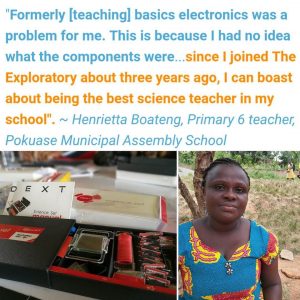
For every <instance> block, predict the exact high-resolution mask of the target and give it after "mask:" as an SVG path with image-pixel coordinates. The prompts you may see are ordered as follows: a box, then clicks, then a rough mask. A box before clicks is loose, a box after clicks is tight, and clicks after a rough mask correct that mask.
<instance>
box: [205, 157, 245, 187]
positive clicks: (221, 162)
mask: <svg viewBox="0 0 300 300" xmlns="http://www.w3.org/2000/svg"><path fill="white" fill-rule="evenodd" d="M220 165H226V166H234V167H238V168H240V169H241V170H243V171H244V173H245V174H246V176H247V178H248V181H249V187H250V177H249V175H248V173H247V172H246V170H245V169H244V168H243V167H242V166H241V165H240V164H239V163H238V162H237V161H235V160H233V159H231V158H219V159H216V160H214V161H213V162H212V163H211V164H210V165H209V166H208V167H207V168H206V169H205V170H204V173H203V180H202V188H204V187H205V184H206V177H207V175H208V173H209V172H210V171H211V170H212V169H213V168H215V167H216V166H220Z"/></svg>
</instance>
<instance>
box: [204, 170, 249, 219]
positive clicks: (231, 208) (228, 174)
mask: <svg viewBox="0 0 300 300" xmlns="http://www.w3.org/2000/svg"><path fill="white" fill-rule="evenodd" d="M249 188H250V187H249V181H248V177H247V175H246V174H245V172H244V171H243V170H242V169H241V168H239V167H237V166H229V165H218V166H216V167H214V168H213V169H211V170H210V171H209V173H208V174H207V177H206V184H205V187H204V190H203V192H204V200H205V201H206V208H207V213H208V215H209V216H210V217H211V218H213V219H214V220H216V221H218V222H220V223H224V224H225V223H226V224H228V223H231V222H234V221H236V220H238V219H239V218H240V217H241V216H242V215H243V214H244V211H245V209H246V206H247V202H248V192H249Z"/></svg>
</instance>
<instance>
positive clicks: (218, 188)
mask: <svg viewBox="0 0 300 300" xmlns="http://www.w3.org/2000/svg"><path fill="white" fill-rule="evenodd" d="M215 190H217V191H223V190H224V185H222V184H218V185H215Z"/></svg>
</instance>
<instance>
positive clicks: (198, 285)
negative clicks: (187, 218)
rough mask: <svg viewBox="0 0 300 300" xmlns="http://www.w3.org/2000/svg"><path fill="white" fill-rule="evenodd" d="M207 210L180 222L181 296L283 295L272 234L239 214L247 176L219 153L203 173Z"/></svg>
mask: <svg viewBox="0 0 300 300" xmlns="http://www.w3.org/2000/svg"><path fill="white" fill-rule="evenodd" d="M202 188H203V195H204V199H205V202H206V209H207V215H206V216H205V217H204V218H201V219H196V220H193V221H192V222H187V223H184V224H181V225H180V227H179V267H180V272H181V279H182V285H183V293H182V295H181V299H207V300H225V299H226V300H234V299H239V300H240V299H247V300H250V299H251V300H252V299H253V300H254V299H255V300H256V299H259V295H260V291H261V288H262V291H263V295H264V300H278V299H281V297H282V296H281V281H280V277H279V274H278V244H277V240H276V237H275V236H274V235H273V234H272V233H270V232H269V231H267V230H266V229H265V228H264V227H262V226H259V225H257V224H256V223H255V222H254V221H250V220H247V219H245V218H243V214H244V212H245V209H246V205H247V202H248V192H249V189H250V178H249V176H248V174H247V172H246V171H245V170H244V169H243V168H242V167H241V166H240V165H239V164H238V163H237V162H235V161H234V160H231V159H227V158H224V159H217V160H215V161H214V162H213V163H212V164H211V165H210V166H209V167H208V168H207V169H206V170H205V173H204V176H203V184H202Z"/></svg>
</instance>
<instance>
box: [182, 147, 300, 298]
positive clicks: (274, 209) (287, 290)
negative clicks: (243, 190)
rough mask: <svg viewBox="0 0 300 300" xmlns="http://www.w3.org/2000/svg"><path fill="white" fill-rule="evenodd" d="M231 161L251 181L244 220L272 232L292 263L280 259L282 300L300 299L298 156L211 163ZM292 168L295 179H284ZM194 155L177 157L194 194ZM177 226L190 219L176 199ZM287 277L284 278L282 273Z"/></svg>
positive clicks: (238, 156) (261, 155) (256, 155)
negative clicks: (288, 169) (177, 209)
mask: <svg viewBox="0 0 300 300" xmlns="http://www.w3.org/2000/svg"><path fill="white" fill-rule="evenodd" d="M220 157H230V158H233V159H235V160H237V161H238V162H240V163H241V164H242V166H243V167H244V168H245V170H246V171H247V172H248V174H249V176H250V178H251V188H250V193H249V202H248V206H247V210H246V214H245V217H246V218H249V219H253V220H256V221H257V223H259V224H261V225H263V226H265V227H266V228H267V229H269V230H271V231H272V232H274V233H275V234H276V235H277V237H278V239H279V245H280V251H282V250H283V249H286V250H289V251H291V252H292V253H293V256H294V260H293V261H291V260H286V259H281V258H280V259H279V269H280V270H279V272H280V276H281V279H282V283H283V292H284V295H283V300H297V299H300V274H299V272H300V271H299V270H300V235H299V227H300V224H299V220H300V205H299V204H300V178H299V177H297V175H298V174H300V172H299V167H300V166H299V164H300V152H266V151H257V152H245V151H244V152H238V151H236V152H215V154H214V159H216V158H220ZM289 161H292V162H293V163H294V164H295V171H294V173H295V179H290V180H288V179H286V177H287V164H288V162H289ZM194 163H195V152H180V153H179V171H178V175H179V176H180V177H181V179H182V181H183V182H184V183H185V184H186V185H187V187H188V188H189V190H190V192H191V193H192V194H193V174H194ZM178 213H179V223H182V222H185V221H188V220H190V219H192V214H191V212H190V210H189V207H188V205H187V204H186V202H185V200H184V198H183V197H182V196H181V195H179V212H178ZM283 272H284V273H286V274H288V275H285V274H284V273H283Z"/></svg>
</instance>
